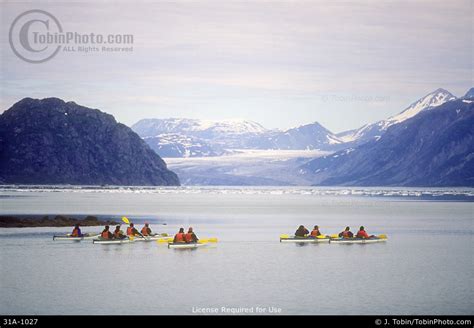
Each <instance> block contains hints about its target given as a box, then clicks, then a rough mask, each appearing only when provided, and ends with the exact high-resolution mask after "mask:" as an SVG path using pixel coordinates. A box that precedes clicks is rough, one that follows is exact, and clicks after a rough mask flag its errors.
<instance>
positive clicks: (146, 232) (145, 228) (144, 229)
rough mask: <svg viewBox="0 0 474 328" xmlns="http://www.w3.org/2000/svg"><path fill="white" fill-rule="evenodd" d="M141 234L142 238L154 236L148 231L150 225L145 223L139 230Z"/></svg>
mask: <svg viewBox="0 0 474 328" xmlns="http://www.w3.org/2000/svg"><path fill="white" fill-rule="evenodd" d="M141 233H142V235H143V236H153V235H154V234H153V233H152V231H151V229H150V225H149V224H148V223H147V222H145V225H144V226H143V228H142V230H141Z"/></svg>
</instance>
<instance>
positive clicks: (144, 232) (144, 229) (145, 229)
mask: <svg viewBox="0 0 474 328" xmlns="http://www.w3.org/2000/svg"><path fill="white" fill-rule="evenodd" d="M142 235H144V236H148V228H147V227H143V228H142Z"/></svg>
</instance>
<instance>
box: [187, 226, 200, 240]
mask: <svg viewBox="0 0 474 328" xmlns="http://www.w3.org/2000/svg"><path fill="white" fill-rule="evenodd" d="M198 240H199V239H198V237H197V236H196V234H195V233H194V232H193V228H191V227H189V229H188V233H187V234H185V235H184V241H185V242H186V243H188V244H189V243H197V242H198Z"/></svg>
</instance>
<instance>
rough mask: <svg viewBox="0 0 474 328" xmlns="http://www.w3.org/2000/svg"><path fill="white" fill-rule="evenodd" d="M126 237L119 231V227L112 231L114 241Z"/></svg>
mask: <svg viewBox="0 0 474 328" xmlns="http://www.w3.org/2000/svg"><path fill="white" fill-rule="evenodd" d="M125 238H127V236H125V235H124V234H123V231H122V230H120V226H119V225H118V226H116V227H115V230H114V239H125Z"/></svg>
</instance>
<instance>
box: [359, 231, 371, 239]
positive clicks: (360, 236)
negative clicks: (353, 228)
mask: <svg viewBox="0 0 474 328" xmlns="http://www.w3.org/2000/svg"><path fill="white" fill-rule="evenodd" d="M357 238H369V235H368V234H367V232H365V230H359V232H358V233H357Z"/></svg>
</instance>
